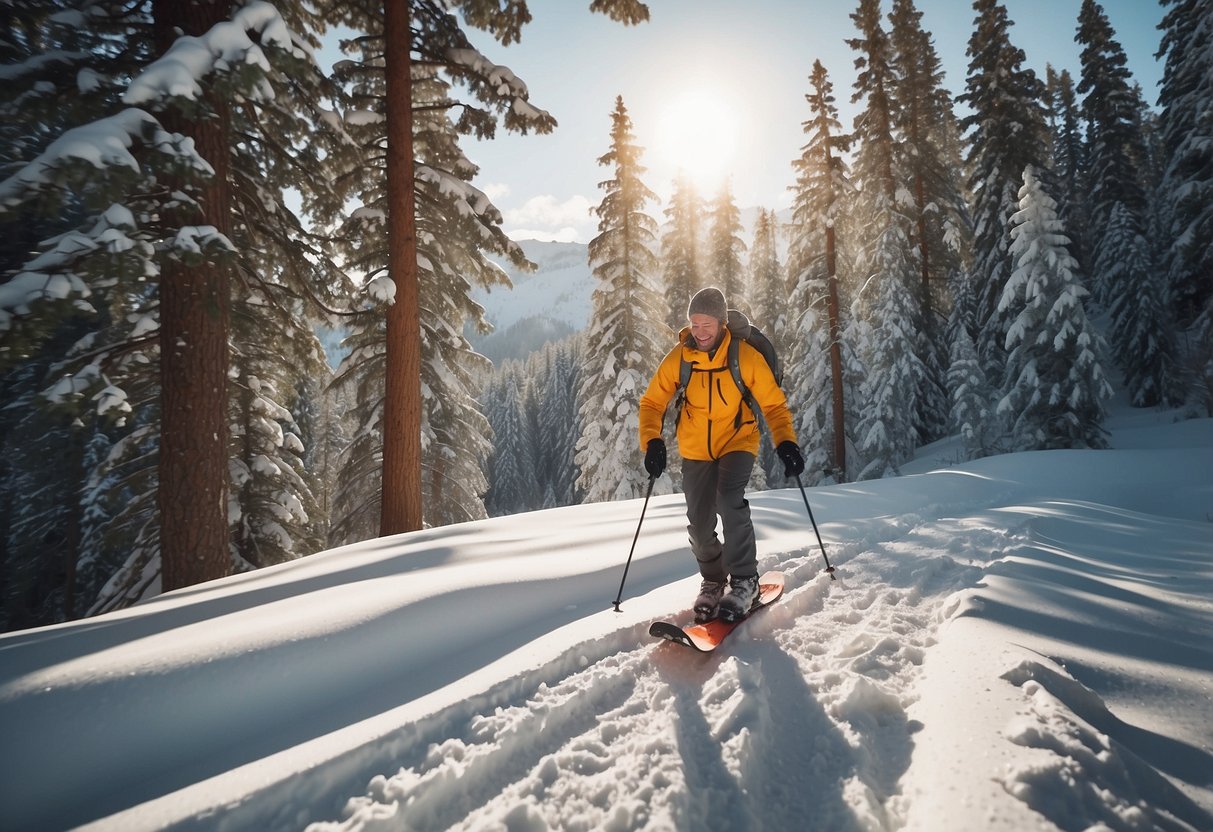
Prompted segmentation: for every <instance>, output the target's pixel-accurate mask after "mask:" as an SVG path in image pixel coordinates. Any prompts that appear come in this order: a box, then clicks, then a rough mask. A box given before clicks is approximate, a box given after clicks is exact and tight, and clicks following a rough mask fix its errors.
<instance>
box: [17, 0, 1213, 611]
mask: <svg viewBox="0 0 1213 832" xmlns="http://www.w3.org/2000/svg"><path fill="white" fill-rule="evenodd" d="M852 2H854V5H855V8H854V10H853V12H852V14H851V20H852V22H853V30H852V33H851V37H850V38H848V39H847V41H846V45H847V47H848V48H849V50H850V52H851V53H852V55H853V58H854V61H855V66H856V68H857V69H858V74H857V80H856V82H855V84H854V85H853V87H852V88H850V89H835V87H834V84H833V83H832V81H831V72H830V70H831V69H835V68H831V67H826V66H824V65H823V64H822V62H821V61H819V60H814V58H813V56H812V55H811V54H807V55H806V64H805V66H804V67H803V70H802V75H803V79H804V81H803V98H801V99H799V100H795V101H789V102H787V106H788V107H789V108H794V109H796V110H797V112H799V113H800V114H801V121H802V123H803V137H802V143H801V145H800V147H799V148H796V147H790V148H789V152H788V154H787V158H783V159H768V160H766V161H765V164H767V165H768V166H778V167H779V168H780V169H784V170H786V179H787V186H788V189H789V193H790V194H791V196H792V200H791V208H790V209H786V208H785V209H783V210H780V211H776V210H775V209H774V207H773V206H744V205H738V204H737V201H736V199H735V198H734V195H733V192H732V191H731V189H730V187H729V185H727V184H726V185H725V186H723V187H722V188H720V190H719V191H717V192H713V193H701V192H700V189H699V187H698V185H697V183H696V182H694V181H692V180H691V179H690V178H684V179H680V180H679V181H677V182H676V183H674V188H673V196H672V198H671V199H669V200H668V201H667V202H666V203H665V204H663V203H662V202H661V200H660V199H659V198H658V196H657V195H656V193H655V192H654V190H652V188H653V186H654V184H655V183H653V182H651V181H648V180H647V179H646V174H647V170H646V167H645V150H646V148H645V147H644V145H643V142H642V141H641V139H640V136H641V135H642V131H641V130H639V129H638V125H636V124H634V123H633V120H632V114H631V113H630V111H629V109H628V102H627V101H626V100H625V98H624V97H617V98H614V99H612V100H604V101H602V102H600V103H601V106H600V110H601V116H602V122H601V124H602V130H601V143H600V145H599V146H598V147H596V148H592V149H587V153H590V154H593V155H594V156H595V158H596V159H597V163H598V165H599V170H600V171H601V174H602V176H601V178H602V182H601V184H600V193H599V194H598V198H599V199H600V201H599V202H598V203H597V205H596V207H595V209H594V214H593V216H594V218H595V220H596V222H597V234H596V236H595V237H594V238H593V239H592V240H591V241H590V242H589V244H588V247H587V249H586V250H587V261H586V264H585V265H586V269H587V271H588V272H589V273H590V274H591V275H592V280H593V289H592V296H591V300H590V302H591V306H592V309H591V312H590V314H589V317H588V320H586V321H585V323H584V326H583V327H582V328H580V329H578V330H577V331H574V332H571V333H569V332H565V331H563V330H557V331H553V332H551V333H550V334H549V335H550V337H549V340H546V341H542V342H541V341H540V340H539V338H535V339H534V341H535V342H534V343H532V344H530V345H529V346H528V348H527V350H526V351H525V352H524V353H523V354H520V355H518V356H517V357H514V358H509V359H505V360H497V361H493V360H490V359H489V358H488V357H486V356H485V355H484V354H482V353H481V352H479V351H478V350H477V348H476V347H474V346H473V343H474V342H475V343H479V340H478V339H481V338H483V337H484V336H486V335H487V334H488V332H489V330H490V324H489V322H488V320H487V319H486V317H485V311H484V309H483V307H482V306H481V305H480V304H479V303H478V302H477V301H476V300H475V299H474V297H473V294H474V292H478V291H484V290H491V289H493V288H494V287H496V288H502V287H504V286H505V285H506V283H507V282H508V278H507V276H506V272H505V270H504V269H503V267H502V266H503V264H505V265H508V266H509V267H510V268H512V269H514V270H519V271H524V270H526V269H527V268H528V265H529V264H528V262H527V255H526V253H524V251H523V249H522V247H521V246H520V245H519V243H518V242H517V241H515V240H512V239H511V238H510V237H509V236H508V235H507V234H506V233H505V231H504V230H503V227H502V216H501V211H500V210H499V209H498V208H497V207H496V206H495V205H494V203H493V200H492V199H491V198H490V196H489V195H488V194H486V192H485V191H484V190H482V188H481V186H478V185H477V184H476V182H477V181H478V180H477V176H478V174H483V173H484V172H483V171H480V170H478V168H477V165H476V164H474V163H473V162H472V161H471V160H470V159H469V157H468V155H467V154H466V150H467V144H468V143H469V142H470V141H471V140H473V139H477V140H482V139H488V138H492V137H493V136H494V135H497V134H498V133H499V131H501V132H511V133H518V134H535V133H550V132H551V131H553V130H555V129H557V120H558V118H559V116H560V114H559V113H549V112H547V111H546V110H544V109H542V107H541V106H540V103H541V102H536V103H532V102H531V100H530V96H529V92H528V88H527V86H526V83H525V80H524V79H521V78H518V77H517V76H515V75H514V74H513V73H512V72H511V71H510V70H508V69H506V68H505V67H504V66H502V65H500V64H498V63H496V62H495V59H497V57H498V56H495V55H494V54H492V50H491V49H488V50H484V51H482V50H481V49H479V48H477V47H475V46H473V45H472V42H471V41H470V40H469V37H468V32H469V31H471V30H476V31H477V32H478V33H481V34H486V33H487V35H488V36H490V38H489V39H490V41H495V42H496V44H497V45H498V46H501V47H505V46H508V45H510V44H511V43H513V42H516V41H518V39H519V38H520V37H521V36H522V33H523V31H524V30H525V27H526V24H527V23H528V22H530V20H531V13H530V12H528V11H527V8H526V4H525V3H518V2H509V3H502V2H500V0H408V2H406V1H405V0H388V2H386V3H372V2H365V0H273V2H272V3H271V2H265V0H199V2H195V3H177V2H167V1H166V0H124V2H116V1H115V0H69V2H64V0H13V2H10V3H6V4H3V8H2V9H0V47H2V53H3V56H4V57H3V59H2V61H0V74H2V77H3V80H4V83H3V84H2V85H0V228H2V229H3V234H0V402H2V407H0V443H2V448H0V629H3V630H13V629H20V628H26V627H33V626H39V625H44V624H51V623H55V622H59V621H64V620H69V619H74V618H80V617H83V616H88V615H95V614H98V613H101V612H105V611H109V610H115V609H119V608H122V607H125V606H128V605H130V604H133V603H135V602H137V601H139V600H141V599H144V598H147V597H150V596H152V595H155V594H157V593H159V592H161V591H167V590H170V589H176V588H180V587H184V586H189V585H192V584H195V583H198V582H202V581H206V580H210V579H213V578H217V577H222V576H225V575H229V574H232V573H235V572H240V571H245V570H252V569H257V568H261V567H265V566H269V565H273V564H279V563H283V562H285V561H289V560H292V559H296V558H301V557H305V556H308V555H310V554H313V553H315V552H318V551H321V550H324V549H327V548H331V547H334V546H339V545H343V544H346V543H351V542H354V541H359V540H365V539H367V538H372V537H375V536H378V535H384V534H392V533H396V532H401V531H408V530H413V529H419V528H425V527H435V526H443V525H448V524H453V523H460V522H464V521H469V520H476V519H481V518H485V517H489V516H497V515H505V514H515V513H520V512H527V511H533V510H538V509H545V508H553V507H558V506H566V505H572V504H577V503H584V502H598V501H612V500H625V499H632V498H636V497H643V496H644V495H645V489H646V486H647V485H648V476H647V474H646V473H645V471H644V469H643V466H642V464H641V459H642V453H641V449H640V448H639V445H638V438H637V437H638V428H637V424H638V423H637V418H638V402H639V398H640V396H641V395H642V394H643V392H644V390H645V388H646V387H647V385H648V382H649V379H650V378H651V377H652V374H653V372H654V371H655V369H656V367H657V365H658V362H659V361H660V360H661V358H662V357H663V356H664V355H665V354H666V353H667V352H668V351H669V350H670V349H672V348H674V346H675V345H676V344H677V343H678V341H677V339H678V331H679V329H680V328H681V327H682V326H683V325H685V318H686V315H685V313H686V304H687V300H688V299H689V297H690V296H691V295H692V294H693V293H694V292H695V291H696V290H697V289H698V288H700V287H702V286H705V285H716V286H719V287H720V288H721V289H722V290H723V291H724V292H725V294H726V297H727V298H728V299H729V303H730V305H731V306H733V307H736V308H738V309H741V310H742V311H744V312H745V313H746V314H747V315H748V316H749V317H750V319H751V320H753V321H755V322H756V323H757V324H758V325H759V326H761V328H762V329H763V331H764V332H765V333H767V335H768V336H769V337H770V338H771V339H772V341H773V342H774V343H775V345H776V348H777V351H778V353H779V355H780V356H781V359H782V361H783V364H784V381H783V388H784V391H785V393H786V395H787V397H788V401H789V406H790V408H791V410H792V412H793V414H794V417H795V419H796V430H797V434H798V437H799V441H800V445H801V447H802V448H803V449H804V455H805V458H806V460H807V467H806V471H805V474H804V484H805V485H818V484H822V483H839V482H853V481H858V480H864V479H871V478H879V477H887V476H896V475H897V474H898V472H899V466H900V465H902V464H903V463H905V462H906V461H907V460H909V459H910V458H911V456H912V455H913V454H914V452H915V451H916V450H917V449H920V448H922V447H923V446H926V445H928V444H930V443H932V442H935V441H937V440H940V439H942V438H944V437H959V439H960V442H959V444H958V445H956V447H958V448H961V449H962V450H961V451H960V452H959V453H960V458H959V459H957V460H956V461H961V460H962V459H975V458H978V457H982V456H987V455H993V454H999V453H1006V452H1010V451H1023V450H1035V449H1042V450H1043V449H1057V448H1101V447H1103V446H1104V445H1105V444H1106V441H1105V433H1104V431H1103V429H1102V428H1101V422H1102V420H1103V417H1104V413H1105V408H1106V405H1107V403H1108V402H1109V400H1110V399H1111V397H1112V396H1113V395H1115V394H1118V393H1120V394H1123V395H1127V397H1128V398H1129V400H1130V401H1131V403H1132V404H1133V405H1134V406H1136V407H1141V408H1154V407H1160V406H1163V407H1168V408H1180V409H1181V410H1182V412H1183V413H1185V414H1187V415H1189V416H1192V417H1197V416H1208V415H1213V25H1211V21H1213V0H1161V7H1162V9H1163V15H1162V24H1161V26H1160V27H1159V32H1158V44H1157V48H1158V54H1159V56H1160V60H1161V61H1162V65H1163V67H1164V72H1163V79H1162V83H1161V85H1160V86H1159V88H1158V90H1157V91H1151V92H1149V93H1147V92H1146V91H1144V90H1143V89H1142V87H1141V86H1140V85H1139V84H1138V83H1137V82H1136V81H1135V79H1134V78H1133V76H1132V74H1131V73H1130V71H1129V69H1128V65H1127V61H1126V57H1125V53H1124V50H1123V48H1122V46H1121V44H1120V42H1118V38H1117V32H1116V31H1115V30H1114V29H1113V27H1112V25H1111V23H1110V21H1109V19H1108V17H1107V15H1106V13H1105V11H1104V9H1103V8H1102V7H1101V5H1100V4H1099V3H1098V2H1095V0H1083V1H1082V3H1081V7H1080V11H1079V14H1078V15H1077V18H1076V19H1074V20H1071V21H1066V22H1065V25H1067V26H1071V27H1072V29H1073V31H1074V37H1075V40H1076V42H1077V43H1078V44H1079V46H1080V48H1081V61H1080V64H1079V65H1076V66H1071V67H1064V68H1063V67H1056V68H1054V67H1052V66H1050V67H1049V69H1048V71H1047V72H1046V73H1045V76H1044V77H1041V76H1040V75H1039V74H1037V73H1036V72H1034V71H1033V70H1032V69H1030V68H1028V66H1027V65H1026V61H1025V54H1024V52H1023V50H1022V49H1021V48H1020V47H1018V46H1017V45H1016V44H1015V42H1014V30H1013V28H1012V24H1013V21H1011V20H1009V18H1008V13H1007V9H1006V7H1005V6H1004V5H1003V3H1001V2H1000V0H974V2H973V3H972V11H971V15H970V14H969V13H968V12H966V17H968V19H971V20H972V25H971V26H970V27H969V40H968V44H967V52H966V54H967V56H968V60H969V63H968V67H967V74H966V75H965V76H964V77H963V78H960V79H949V80H950V81H951V83H953V84H956V85H957V87H958V88H956V89H948V88H946V87H945V85H944V77H943V73H942V70H941V66H940V60H939V56H938V54H937V51H936V44H935V40H934V36H933V35H932V33H931V32H929V31H926V30H925V29H924V28H923V23H922V13H921V11H920V10H919V9H918V8H916V6H915V0H891V2H889V0H885V2H883V3H882V2H880V0H857V2H856V0H852ZM1142 2H1147V0H1142ZM659 3H660V0H655V2H654V3H650V4H648V5H646V4H644V3H641V2H639V0H594V2H593V3H586V2H582V3H579V4H576V5H577V6H578V11H580V12H581V13H584V14H585V15H586V16H590V15H591V14H599V15H605V16H606V17H607V18H609V19H610V20H612V21H614V22H615V23H616V24H617V25H620V26H629V27H630V26H643V25H644V24H645V21H646V19H647V17H648V15H649V8H648V6H653V7H654V8H656V6H657V4H659ZM587 5H588V6H589V7H590V8H589V9H588V10H587V9H586V8H585V7H586V6H587ZM739 5H740V4H739ZM740 13H743V12H739V14H740ZM536 14H542V12H536ZM334 27H340V29H341V31H342V32H343V33H344V32H352V33H354V34H353V35H351V36H344V37H342V39H341V49H342V52H343V54H344V60H342V61H340V62H339V63H337V64H336V65H335V66H334V67H333V68H332V70H331V71H329V70H327V69H324V68H322V67H321V66H320V64H319V63H318V62H317V61H316V59H315V52H316V50H317V49H318V48H319V47H320V45H321V42H322V40H323V39H324V38H325V37H328V36H329V34H328V33H329V32H330V30H332V29H333V28H334ZM482 39H483V38H482ZM841 69H842V68H837V69H836V70H835V71H841ZM840 96H845V97H850V98H852V99H853V101H854V103H855V104H856V105H857V107H858V116H856V117H855V119H854V121H853V123H850V124H844V123H842V120H841V118H840V116H839V108H838V98H839V97H840ZM755 208H757V211H756V213H754V212H753V211H752V210H751V209H755ZM743 216H755V217H756V219H755V220H754V221H753V222H743V219H742V218H743ZM335 342H340V343H339V344H338V345H337V346H336V347H334V343H335ZM326 347H327V350H326ZM334 356H337V358H334ZM666 431H667V442H668V443H669V444H670V446H671V448H674V439H673V419H672V418H671V417H670V416H669V415H667V420H666ZM761 455H762V456H761V459H760V464H759V465H757V466H756V467H755V473H754V478H753V480H752V482H751V486H752V487H753V488H756V489H762V488H783V487H786V486H787V484H788V483H787V481H786V480H785V479H784V477H783V474H782V467H781V466H779V465H778V464H777V462H776V460H775V457H774V453H773V451H772V449H771V448H770V447H769V440H764V447H763V450H762V452H761ZM679 489H680V475H679V466H678V464H677V455H676V454H674V453H672V454H671V466H670V469H669V470H667V471H666V473H665V474H663V475H662V477H661V478H660V479H659V480H658V481H657V483H656V488H655V491H654V493H671V492H676V491H678V490H679Z"/></svg>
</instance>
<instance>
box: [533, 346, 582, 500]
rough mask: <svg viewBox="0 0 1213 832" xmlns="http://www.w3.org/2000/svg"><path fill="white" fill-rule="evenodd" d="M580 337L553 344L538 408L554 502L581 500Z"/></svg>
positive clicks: (540, 432) (540, 431)
mask: <svg viewBox="0 0 1213 832" xmlns="http://www.w3.org/2000/svg"><path fill="white" fill-rule="evenodd" d="M579 345H580V339H578V338H570V339H566V340H565V341H562V342H560V343H559V344H558V345H556V346H555V347H553V348H552V354H553V355H552V366H551V371H550V372H549V374H548V377H547V384H546V385H545V387H544V390H543V392H542V398H541V406H540V410H539V434H540V435H541V436H542V437H543V438H544V441H543V447H544V449H545V451H546V453H547V455H548V471H549V482H550V485H551V491H552V495H553V500H554V503H553V504H554V505H557V506H567V505H576V504H577V503H580V502H581V495H580V493H579V492H578V489H577V462H576V450H577V438H578V435H579V431H578V420H577V390H578V388H579V387H580V386H581V385H580V376H579V368H580V366H581V364H582V359H581V350H580V346H579Z"/></svg>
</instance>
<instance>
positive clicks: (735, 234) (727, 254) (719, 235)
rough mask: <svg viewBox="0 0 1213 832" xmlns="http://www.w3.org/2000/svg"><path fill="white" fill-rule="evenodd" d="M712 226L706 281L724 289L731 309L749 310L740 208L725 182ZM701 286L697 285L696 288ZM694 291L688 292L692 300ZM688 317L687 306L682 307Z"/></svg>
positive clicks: (715, 204)
mask: <svg viewBox="0 0 1213 832" xmlns="http://www.w3.org/2000/svg"><path fill="white" fill-rule="evenodd" d="M710 213H711V226H710V227H709V228H708V247H707V248H708V251H707V263H706V266H705V269H704V275H703V276H704V280H705V281H706V283H707V285H711V286H715V287H716V288H718V289H720V291H722V292H724V297H725V300H726V301H727V302H728V304H729V307H730V308H732V309H741V310H742V311H747V310H748V309H749V302H748V296H749V287H748V286H747V285H746V274H745V268H744V267H743V266H742V263H741V255H742V254H743V253H744V252H745V250H746V245H745V242H744V241H742V239H741V232H742V227H741V211H739V210H738V208H737V203H736V202H735V201H734V200H733V189H732V187H731V186H730V185H729V183H728V182H727V181H726V182H725V183H724V184H722V185H721V186H720V191H719V192H718V193H717V194H716V198H715V199H713V200H712V205H711V209H710ZM700 288H702V287H701V286H697V287H695V290H696V291H697V290H698V289H700ZM691 294H694V291H692V292H691V293H690V294H688V295H687V300H690V296H691ZM683 318H684V320H685V318H686V308H685V307H684V308H683Z"/></svg>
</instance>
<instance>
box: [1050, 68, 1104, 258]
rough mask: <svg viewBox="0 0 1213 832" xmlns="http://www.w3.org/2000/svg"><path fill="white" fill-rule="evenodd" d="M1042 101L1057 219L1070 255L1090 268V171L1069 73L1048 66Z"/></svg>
mask: <svg viewBox="0 0 1213 832" xmlns="http://www.w3.org/2000/svg"><path fill="white" fill-rule="evenodd" d="M1045 79H1046V80H1045V98H1044V103H1045V107H1046V112H1047V120H1048V126H1049V139H1050V141H1049V145H1050V148H1051V153H1050V154H1049V155H1050V158H1051V160H1052V164H1051V165H1050V170H1051V171H1052V172H1053V181H1054V182H1055V183H1056V185H1055V187H1056V188H1057V211H1058V217H1059V218H1060V219H1061V221H1062V222H1063V223H1065V226H1066V230H1067V231H1069V232H1070V236H1071V237H1072V241H1071V243H1070V247H1071V252H1070V253H1071V255H1073V257H1074V259H1075V260H1076V261H1078V263H1079V265H1080V266H1081V267H1082V268H1084V269H1086V270H1089V269H1090V268H1091V252H1092V250H1093V246H1092V244H1091V243H1090V242H1089V241H1088V237H1089V236H1090V232H1091V229H1090V228H1089V222H1090V220H1089V218H1088V213H1087V202H1086V192H1087V187H1088V186H1087V176H1088V169H1089V167H1090V165H1089V162H1088V159H1087V145H1086V141H1085V140H1084V138H1083V132H1082V115H1081V113H1080V106H1079V103H1078V93H1077V92H1076V91H1075V89H1074V79H1073V78H1072V77H1071V76H1070V71H1069V70H1067V69H1063V70H1061V71H1060V72H1058V71H1056V70H1055V69H1053V66H1052V65H1051V64H1050V65H1048V66H1047V67H1046V73H1045Z"/></svg>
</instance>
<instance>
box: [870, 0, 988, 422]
mask: <svg viewBox="0 0 1213 832" xmlns="http://www.w3.org/2000/svg"><path fill="white" fill-rule="evenodd" d="M889 20H890V23H891V31H890V42H891V45H892V47H893V51H892V56H891V59H890V65H891V68H892V70H893V83H892V89H891V96H892V99H893V102H892V112H893V121H894V126H895V128H896V132H897V135H898V137H899V138H900V142H899V144H898V147H897V169H898V172H899V175H900V176H902V177H904V178H905V184H906V186H907V188H908V190H909V191H910V194H911V196H912V198H913V203H912V205H910V206H908V208H907V210H908V211H909V213H910V217H911V219H912V220H913V226H912V228H913V237H912V238H911V239H912V241H913V242H914V244H915V246H916V247H917V249H918V269H919V274H920V277H921V285H920V286H919V287H918V289H917V292H916V295H917V302H918V304H919V306H920V307H921V313H920V314H921V320H922V334H921V337H920V338H919V343H918V344H917V351H918V357H919V360H920V361H921V362H922V364H923V367H924V369H925V373H924V375H923V376H922V380H921V388H920V389H919V391H918V403H919V414H918V418H919V424H920V425H921V430H922V433H923V439H924V440H928V441H929V440H931V439H935V438H938V437H939V436H942V435H943V434H944V432H945V430H946V428H947V421H948V401H947V398H948V397H947V393H946V384H945V375H946V372H947V363H948V360H947V359H948V348H947V340H946V337H945V332H946V330H945V323H946V321H947V315H948V311H949V309H950V308H951V298H950V291H949V284H950V277H951V275H953V274H955V273H956V272H957V270H958V269H959V268H960V267H961V260H962V257H961V251H960V247H961V243H964V244H966V245H967V244H968V243H969V240H970V237H971V231H970V229H969V227H968V211H967V208H966V207H965V204H964V195H963V192H962V190H961V185H960V182H959V176H960V167H961V166H960V164H959V162H960V160H959V158H952V157H950V156H949V155H948V154H949V151H951V150H953V149H955V148H958V147H959V143H960V141H959V137H960V131H959V128H958V126H957V122H956V116H955V114H954V113H953V111H952V96H951V94H950V93H949V92H948V91H947V90H946V89H944V87H943V70H942V68H941V67H940V62H939V56H938V54H937V53H936V51H935V46H934V44H933V43H932V42H931V35H930V33H928V32H926V31H924V30H923V28H922V12H920V11H919V10H918V9H917V8H916V7H915V5H914V0H894V3H893V11H892V13H891V14H890V15H889Z"/></svg>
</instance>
